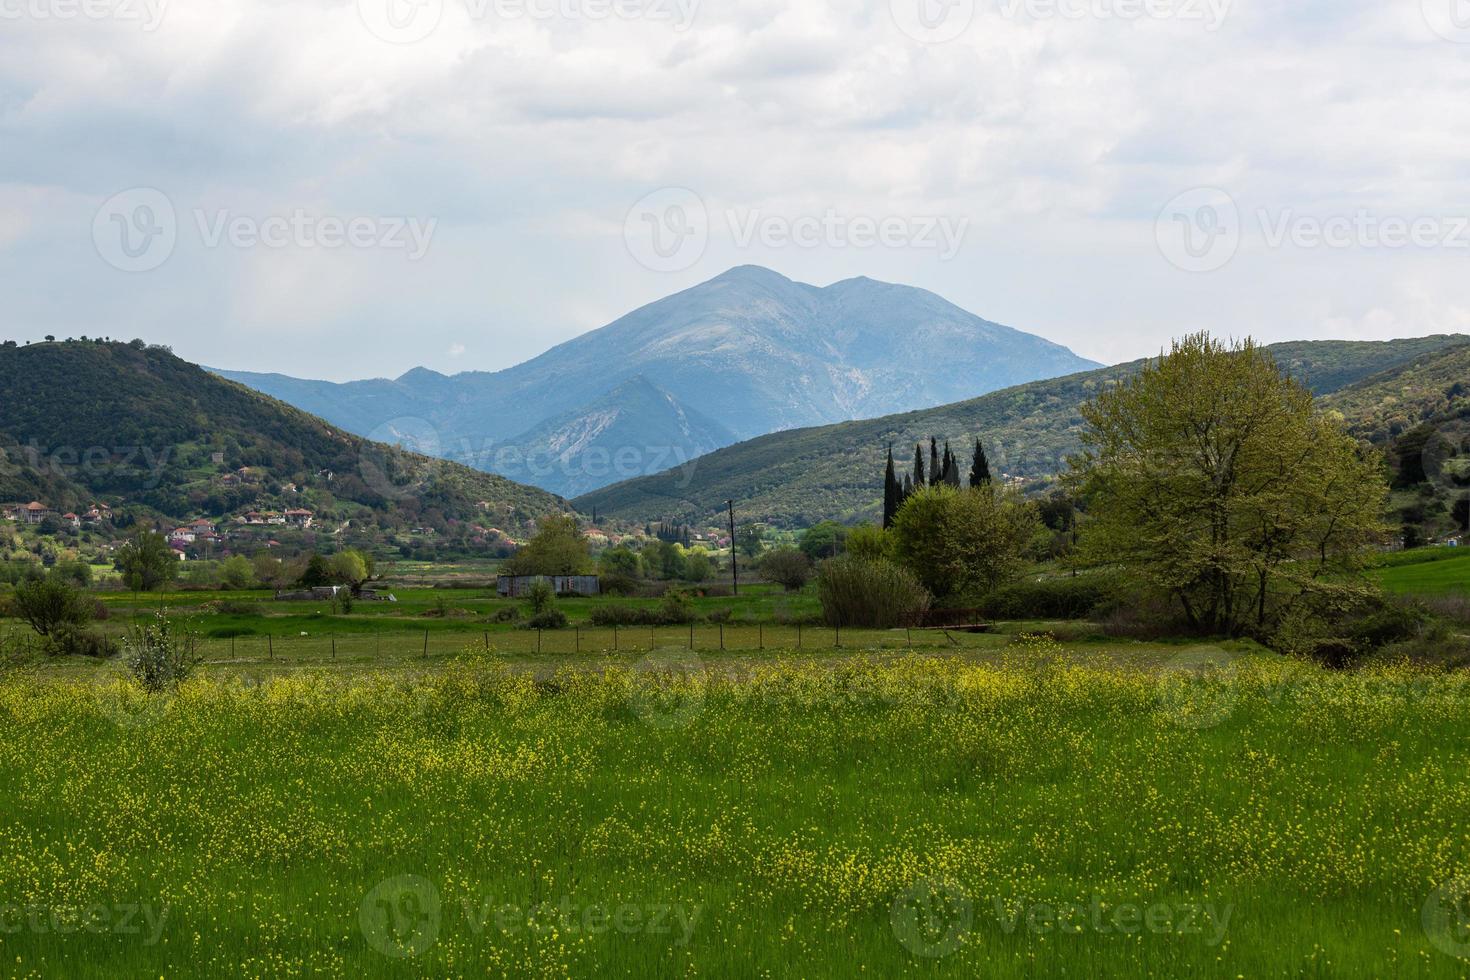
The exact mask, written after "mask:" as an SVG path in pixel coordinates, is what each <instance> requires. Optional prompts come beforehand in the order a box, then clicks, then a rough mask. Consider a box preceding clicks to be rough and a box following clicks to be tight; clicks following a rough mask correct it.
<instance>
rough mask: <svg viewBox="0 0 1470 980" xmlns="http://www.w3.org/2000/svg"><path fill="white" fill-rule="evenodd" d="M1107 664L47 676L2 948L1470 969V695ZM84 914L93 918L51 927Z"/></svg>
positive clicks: (1038, 648) (421, 968)
mask: <svg viewBox="0 0 1470 980" xmlns="http://www.w3.org/2000/svg"><path fill="white" fill-rule="evenodd" d="M1176 649H1177V648H1176ZM1094 652H1095V651H1092V650H1087V649H1077V648H1071V647H1069V648H1062V647H1059V646H1057V645H1055V644H1051V643H1044V642H1042V643H1030V642H1028V643H1020V644H1007V645H1006V646H1005V647H1003V648H999V647H998V648H996V649H995V650H993V651H992V654H993V657H994V659H993V660H991V661H989V662H984V663H975V662H966V661H964V660H960V659H933V658H930V659H918V658H913V659H910V658H904V657H901V656H900V657H898V658H897V659H890V660H887V661H884V662H876V661H870V660H847V661H834V660H823V661H820V662H815V663H814V662H809V661H808V660H806V659H805V658H803V657H796V656H779V655H773V656H772V660H771V662H768V663H749V662H747V663H742V664H739V665H734V664H724V663H722V664H716V665H714V666H713V667H712V669H709V670H700V669H698V668H691V667H690V666H689V665H687V664H686V663H684V662H681V661H680V660H679V659H678V658H677V657H672V658H671V659H670V660H668V661H667V662H664V663H662V664H661V665H660V666H659V667H658V668H657V669H654V670H648V669H646V668H639V669H633V670H629V669H624V668H621V667H618V668H613V669H611V670H601V669H597V670H582V671H577V672H563V673H561V674H560V675H558V676H557V677H556V678H555V679H554V680H550V681H548V680H546V679H544V678H541V679H538V678H537V677H535V676H533V675H531V674H530V673H526V672H518V671H515V670H506V669H505V666H504V664H503V663H501V662H500V661H499V660H497V659H495V658H487V657H484V656H474V657H467V658H464V659H460V660H457V661H454V662H452V663H447V664H441V665H438V666H437V668H436V669H435V670H433V671H431V672H427V673H423V674H418V675H415V674H413V673H412V672H411V670H410V669H404V670H400V671H396V672H384V671H374V672H371V673H368V674H365V675H361V676H343V675H341V674H335V673H327V674H321V673H297V674H295V675H293V676H291V677H288V678H267V679H265V680H263V681H261V680H248V679H247V680H246V681H244V682H242V680H240V679H239V678H237V677H233V676H228V675H224V674H220V675H217V676H213V675H212V676H210V677H206V678H203V679H200V680H196V681H193V682H190V684H188V685H187V686H186V687H185V688H184V689H183V690H182V691H181V692H180V693H179V694H177V695H174V696H170V697H167V698H164V699H161V700H152V701H150V700H149V699H147V698H146V697H144V696H143V695H141V694H140V693H139V692H137V691H136V690H135V689H132V688H130V687H128V686H127V685H125V684H123V683H121V682H116V681H115V682H111V683H107V684H102V685H98V684H96V683H95V682H93V681H92V680H87V681H85V682H83V681H81V680H76V679H67V678H59V677H56V676H45V675H42V676H37V675H27V676H19V677H12V678H11V679H10V680H9V681H8V682H7V683H4V684H0V799H4V800H5V801H6V805H5V807H4V808H3V809H0V906H4V907H5V909H6V910H7V912H8V918H6V917H0V926H3V927H5V928H0V963H3V964H4V966H5V971H6V972H7V973H10V974H13V975H17V976H75V977H112V976H121V975H133V976H141V975H170V974H179V975H184V974H188V975H200V976H264V975H270V976H280V975H286V976H291V975H307V974H321V975H325V976H338V977H345V976H351V977H380V976H381V977H393V976H419V975H440V976H447V975H469V974H483V973H487V972H488V973H491V974H496V975H515V976H565V975H578V976H589V975H622V976H638V977H653V976H688V975H694V974H702V975H714V976H731V975H740V976H761V975H769V976H777V975H780V976H792V975H800V976H812V977H825V976H834V977H835V976H853V975H863V974H868V975H874V976H891V975H905V974H911V975H931V974H932V975H946V976H976V975H983V976H987V977H1003V978H1005V977H1050V976H1063V975H1071V976H1083V975H1088V976H1160V977H1217V976H1232V977H1236V976H1246V977H1257V976H1353V977H1357V976H1362V977H1380V976H1382V977H1405V978H1407V977H1459V976H1464V975H1465V974H1466V972H1467V969H1470V961H1467V960H1466V959H1463V958H1457V957H1456V956H1454V955H1452V954H1451V952H1447V951H1446V950H1450V951H1453V950H1456V949H1459V948H1460V947H1458V946H1456V945H1455V943H1456V941H1457V940H1458V941H1461V942H1463V940H1464V933H1463V931H1462V932H1459V933H1457V932H1455V931H1454V927H1455V926H1457V925H1458V926H1460V927H1461V928H1462V929H1463V927H1464V926H1465V925H1466V924H1467V923H1470V919H1466V918H1464V908H1463V907H1462V906H1454V905H1452V904H1446V903H1445V902H1442V901H1440V899H1442V898H1446V897H1448V898H1451V899H1454V898H1460V897H1461V895H1460V892H1458V891H1453V890H1452V891H1449V892H1441V891H1438V890H1439V889H1440V888H1441V886H1443V885H1445V884H1446V883H1449V882H1452V881H1454V880H1456V877H1457V875H1460V874H1463V873H1464V872H1465V870H1466V869H1467V867H1470V833H1467V829H1466V824H1465V819H1464V815H1465V813H1466V812H1467V806H1470V766H1467V765H1466V761H1467V760H1466V758H1465V751H1464V749H1463V746H1465V745H1467V744H1470V699H1467V697H1466V695H1467V694H1470V680H1467V678H1466V677H1464V676H1463V675H1459V676H1453V675H1436V674H1416V673H1411V672H1408V671H1404V670H1399V671H1392V670H1384V671H1376V672H1368V673H1358V674H1349V675H1331V674H1327V673H1323V672H1319V671H1316V670H1312V669H1307V668H1301V667H1288V666H1286V665H1285V664H1283V663H1282V662H1281V661H1279V660H1273V659H1269V658H1263V657H1258V656H1254V655H1251V654H1248V653H1240V652H1239V651H1220V650H1216V651H1214V652H1213V653H1209V652H1208V651H1200V650H1194V651H1187V654H1188V656H1187V657H1186V659H1187V660H1189V661H1191V662H1196V663H1198V662H1200V661H1201V659H1211V658H1213V659H1214V661H1215V662H1216V666H1217V669H1216V670H1214V671H1213V672H1211V673H1208V674H1203V675H1197V674H1195V673H1193V672H1187V673H1180V672H1177V671H1171V670H1166V671H1164V672H1163V674H1162V675H1160V674H1159V673H1157V672H1151V671H1143V670H1117V669H1113V668H1108V669H1100V668H1098V667H1094V666H1086V665H1083V664H1084V663H1086V662H1087V661H1089V660H1090V659H1091V657H1092V656H1093V653H1094ZM1238 654H1239V655H1238ZM1426 907H1428V908H1429V909H1430V912H1431V914H1430V915H1429V916H1428V917H1427V918H1426V917H1425V915H1424V910H1425V909H1426ZM77 909H83V910H86V913H85V914H86V915H87V918H86V919H85V920H84V921H85V922H86V924H87V925H88V926H92V927H95V931H92V930H91V929H81V930H78V931H68V932H61V931H59V930H58V929H57V928H56V927H55V926H58V925H59V926H62V927H67V926H69V925H70V924H71V923H72V922H74V921H75V915H76V910H77ZM130 909H133V910H134V911H133V912H131V917H130V918H128V921H127V924H128V926H129V927H130V928H131V927H136V929H137V931H126V930H122V924H123V920H124V918H125V917H128V916H129V915H130V913H129V910H130ZM53 913H54V915H55V919H54V920H53V918H52V916H53ZM1059 919H1060V920H1063V921H1064V922H1065V924H1066V925H1065V927H1059V926H1058V925H1057V923H1058V920H1059ZM528 923H529V924H528ZM1426 923H1427V927H1426ZM17 924H18V925H19V928H18V929H15V930H11V929H10V928H9V926H14V925H17ZM1120 924H1121V926H1122V927H1124V928H1120V927H1119V926H1120ZM588 925H591V926H593V927H594V929H595V931H591V932H589V931H588V929H587V928H586V927H587V926H588ZM1124 929H1126V931H1124ZM1467 955H1470V954H1467Z"/></svg>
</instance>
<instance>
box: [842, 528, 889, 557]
mask: <svg viewBox="0 0 1470 980" xmlns="http://www.w3.org/2000/svg"><path fill="white" fill-rule="evenodd" d="M847 553H848V554H849V555H852V556H853V557H854V558H861V559H862V560H863V561H878V560H879V559H880V558H892V557H893V536H892V535H890V534H889V533H888V532H887V531H885V530H883V529H882V528H881V527H879V526H878V525H876V524H859V525H858V526H857V527H855V528H853V529H852V531H850V532H849V533H848V535H847Z"/></svg>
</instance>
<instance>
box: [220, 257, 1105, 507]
mask: <svg viewBox="0 0 1470 980" xmlns="http://www.w3.org/2000/svg"><path fill="white" fill-rule="evenodd" d="M1095 366H1097V365H1095V364H1094V362H1091V361H1087V360H1084V359H1083V358H1080V357H1078V356H1076V355H1075V354H1073V353H1072V352H1071V351H1069V350H1067V349H1066V348H1065V347H1061V346H1059V345H1057V344H1053V343H1051V342H1049V341H1046V340H1042V339H1041V338H1039V337H1035V336H1032V335H1030V334H1026V333H1022V332H1021V331H1019V330H1014V329H1012V328H1010V327H1004V326H1000V325H999V324H995V323H991V322H989V321H987V320H982V319H981V318H979V317H977V316H975V315H973V314H971V313H967V312H966V311H964V310H962V309H960V308H959V307H957V306H955V305H953V304H952V303H949V302H947V301H945V300H944V299H941V298H940V297H939V296H936V295H935V294H933V293H930V292H926V291H924V290H921V289H915V288H912V287H909V286H900V285H893V284H890V283H882V282H876V281H874V280H872V279H849V280H845V281H843V282H838V283H835V284H833V285H831V286H827V287H817V286H810V285H807V284H804V283H798V282H793V281H792V280H790V279H787V278H786V277H785V276H782V275H779V274H778V273H775V272H772V271H770V270H769V269H763V268H760V267H756V266H741V267H738V268H735V269H731V270H730V271H729V272H727V273H725V274H724V275H722V276H719V277H718V278H716V279H712V280H710V281H709V282H706V283H702V284H700V285H698V286H695V287H693V288H691V289H687V290H684V291H683V292H680V293H677V294H675V295H673V296H669V297H666V298H664V299H661V300H659V301H657V302H655V303H651V304H649V305H648V306H645V307H642V308H641V309H638V310H635V311H633V312H632V313H629V314H628V315H626V316H624V317H622V318H620V319H618V320H617V321H615V322H613V323H611V324H608V325H607V326H605V327H602V328H600V329H598V330H594V331H592V332H591V333H588V334H584V335H583V336H580V337H577V338H575V339H574V340H571V341H568V342H566V343H564V344H561V345H559V346H557V347H554V348H552V349H551V350H549V351H547V352H546V353H544V354H542V355H540V356H539V357H536V358H534V359H532V360H530V361H527V362H525V363H524V364H521V365H518V366H516V367H513V368H509V369H506V370H504V371H498V372H495V373H484V372H470V373H466V374H459V375H455V376H453V377H448V376H445V375H442V374H438V373H436V372H433V371H429V370H426V369H423V368H419V369H416V370H414V371H410V372H409V373H407V374H405V375H403V376H402V377H400V378H398V379H396V380H392V381H389V380H384V379H377V380H372V381H356V382H349V383H346V384H334V383H332V382H326V381H303V380H300V379H296V378H289V377H285V376H283V375H275V374H249V373H243V372H233V371H222V372H220V373H221V374H223V375H224V376H225V377H228V378H232V379H234V380H237V381H240V382H241V383H243V384H246V385H249V386H250V387H253V388H256V389H258V390H260V391H263V392H265V393H267V394H269V395H273V396H275V397H277V398H280V399H282V400H283V401H287V402H290V403H291V404H293V405H296V406H297V407H299V408H302V409H304V410H306V411H309V412H312V413H313V414H317V415H320V416H322V417H323V418H325V419H327V420H328V421H330V422H333V423H335V424H337V425H340V426H342V427H343V428H346V429H348V430H350V431H352V432H357V433H360V434H363V435H367V436H370V437H377V436H378V435H379V434H380V433H381V432H382V431H384V430H383V427H384V426H385V425H388V424H390V423H393V422H394V421H395V420H403V419H410V420H413V421H412V423H411V425H412V426H414V427H417V428H419V429H422V430H427V431H432V433H433V435H434V441H435V442H437V444H438V445H440V446H441V447H442V449H441V452H442V453H443V454H444V455H446V456H448V457H449V458H453V459H460V460H463V461H465V462H470V463H472V464H474V465H481V466H485V467H486V468H487V469H490V470H492V471H493V472H506V475H509V476H516V477H518V476H519V475H520V474H518V473H516V472H507V471H506V470H505V469H502V468H500V467H498V466H497V464H496V463H495V457H496V456H497V455H498V454H497V450H498V449H500V448H502V447H505V446H514V447H515V448H517V449H519V450H521V451H522V452H527V451H529V452H531V453H532V454H534V455H537V456H544V457H556V458H561V457H563V456H564V455H566V456H567V459H568V461H569V463H570V464H571V465H570V469H571V470H572V471H573V473H574V476H572V477H567V476H564V475H563V472H562V470H563V468H562V467H554V468H553V472H551V473H548V474H546V475H544V476H536V475H534V474H532V475H528V476H527V479H531V480H533V481H534V482H536V483H537V484H538V485H540V486H543V487H547V488H548V489H552V490H556V491H559V492H572V491H580V490H584V489H587V488H588V487H589V485H593V486H601V485H605V484H608V483H613V482H616V479H617V476H616V474H613V473H609V474H607V475H606V476H602V477H591V476H589V475H588V474H589V472H590V471H591V470H592V469H595V467H586V466H580V465H578V464H577V456H578V455H579V454H578V452H576V451H573V452H572V453H570V455H567V454H566V453H565V450H564V449H558V448H557V442H556V438H564V437H565V436H566V432H565V431H564V428H565V426H566V424H567V423H568V420H572V421H571V424H572V427H573V429H575V428H576V423H575V420H576V419H579V418H582V419H589V418H595V417H597V416H599V414H602V413H606V412H608V411H609V410H610V409H613V408H616V409H618V417H619V418H620V419H621V426H620V428H619V432H618V433H617V436H616V438H618V439H619V440H624V441H621V442H619V443H617V444H616V448H617V449H628V450H630V451H638V452H644V451H646V450H647V449H648V447H650V446H659V447H662V448H664V449H665V450H666V451H667V452H668V453H669V454H671V455H673V456H676V457H678V458H682V459H689V458H692V457H693V456H696V455H699V454H700V453H701V452H703V451H705V450H707V449H708V448H709V445H708V444H707V443H706V442H702V441H701V439H702V438H703V439H709V438H715V439H717V444H718V445H721V446H723V445H728V444H730V443H732V442H734V441H737V440H739V439H749V438H752V437H755V436H759V435H764V434H766V433H769V432H776V431H781V430H785V429H792V428H796V427H800V426H811V425H819V424H823V423H829V422H839V421H843V420H847V419H857V418H868V417H871V416H875V415H883V414H886V413H890V412H896V411H903V410H907V409H915V408H922V407H926V406H931V405H940V404H943V403H946V402H951V401H954V400H956V399H958V398H965V397H973V396H974V395H977V394H983V393H985V392H988V391H994V390H997V389H1000V388H1005V387H1007V386H1010V385H1015V384H1020V383H1023V382H1027V381H1033V380H1036V379H1039V378H1051V377H1056V376H1058V375H1064V374H1069V373H1072V372H1075V371H1079V370H1083V369H1085V368H1089V367H1095ZM639 378H641V379H643V380H644V381H645V382H646V383H647V384H649V385H652V386H653V387H655V388H656V389H658V390H659V391H661V392H663V393H664V394H666V395H667V396H669V398H670V399H672V402H673V404H674V405H675V406H677V411H678V412H683V413H684V414H685V415H686V416H689V417H691V418H693V417H694V416H702V417H703V418H704V419H705V420H706V421H705V422H704V423H701V424H697V425H692V426H691V432H690V433H689V434H688V436H685V437H680V436H678V433H677V429H678V428H679V425H678V424H674V425H673V427H672V428H671V419H670V416H669V414H668V411H667V410H665V409H662V408H660V409H658V410H657V411H654V412H652V413H651V414H649V413H648V412H647V409H648V407H649V406H648V402H647V392H646V391H645V390H643V389H642V388H640V387H639V386H636V385H635V386H634V387H632V388H629V387H626V386H627V385H628V384H629V382H632V381H634V380H635V379H639ZM622 398H627V399H628V400H629V403H628V404H627V405H621V404H620V399H622ZM645 418H646V419H647V424H646V425H645V424H644V420H645ZM532 433H543V434H544V435H545V436H546V437H547V438H548V439H549V440H550V441H547V442H544V443H536V444H530V443H527V442H526V441H525V438H524V437H526V436H528V435H530V434H532ZM671 435H672V436H674V437H673V438H670V436H671ZM609 438H611V437H609ZM576 441H577V440H576V439H575V438H573V439H571V440H570V442H569V443H568V444H575V443H576ZM597 448H598V449H611V448H614V446H613V444H612V443H611V442H609V439H603V440H602V441H601V442H600V443H598V444H597ZM589 481H590V484H589Z"/></svg>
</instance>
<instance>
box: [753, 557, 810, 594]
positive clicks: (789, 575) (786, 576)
mask: <svg viewBox="0 0 1470 980" xmlns="http://www.w3.org/2000/svg"><path fill="white" fill-rule="evenodd" d="M757 567H758V568H759V570H760V573H761V578H763V579H765V580H766V581H767V582H775V583H776V584H777V585H780V586H781V587H782V588H784V589H785V590H786V591H787V592H799V591H800V590H801V588H802V586H804V585H806V583H807V580H808V579H810V578H811V577H812V562H811V559H810V558H808V557H807V556H806V553H805V552H803V551H802V550H800V549H799V548H777V549H776V550H775V551H768V552H766V553H765V554H764V555H762V556H761V560H760V564H759V565H758V566H757Z"/></svg>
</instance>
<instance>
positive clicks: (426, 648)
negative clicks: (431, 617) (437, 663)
mask: <svg viewBox="0 0 1470 980" xmlns="http://www.w3.org/2000/svg"><path fill="white" fill-rule="evenodd" d="M424 659H425V660H428V659H429V631H428V630H424Z"/></svg>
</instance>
